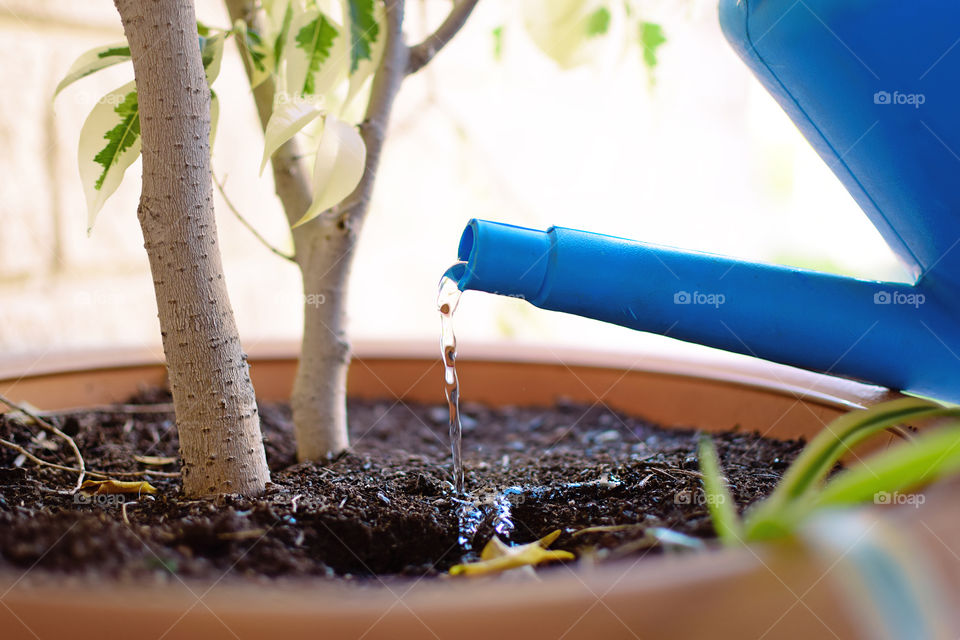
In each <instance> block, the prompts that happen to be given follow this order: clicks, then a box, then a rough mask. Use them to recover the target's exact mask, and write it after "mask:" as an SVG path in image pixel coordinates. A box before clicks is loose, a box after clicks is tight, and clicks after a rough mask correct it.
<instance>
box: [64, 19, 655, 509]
mask: <svg viewBox="0 0 960 640" xmlns="http://www.w3.org/2000/svg"><path fill="white" fill-rule="evenodd" d="M477 3H478V0H456V1H455V2H453V3H452V4H451V7H450V9H449V12H448V13H447V16H446V17H445V18H444V19H443V20H442V21H441V22H440V23H439V25H437V27H436V28H435V30H434V31H433V32H432V33H430V34H429V35H427V36H426V37H425V38H424V39H423V40H422V41H421V42H419V43H416V44H410V45H408V44H407V43H406V42H405V38H404V34H403V26H404V9H405V5H406V3H405V2H404V0H337V1H335V2H332V1H331V2H319V1H317V0H263V1H262V2H258V1H255V0H224V5H225V8H226V10H227V14H228V15H229V17H230V22H231V24H229V25H226V26H223V27H219V28H218V27H215V26H210V25H205V24H202V23H198V22H197V21H196V15H195V11H194V6H193V5H194V3H193V2H192V1H191V0H158V2H156V3H153V4H151V5H150V7H149V9H147V8H144V7H145V5H144V6H141V4H142V3H138V2H133V1H131V0H115V4H116V7H117V10H118V11H119V13H120V16H121V19H122V22H123V25H124V31H125V34H126V38H127V41H126V42H120V43H114V44H109V45H104V46H101V47H97V48H95V49H93V50H91V51H88V52H87V53H85V54H83V55H82V56H80V58H79V59H78V60H77V61H76V62H75V63H74V64H73V66H72V67H71V68H70V70H69V71H68V72H67V74H66V77H65V78H64V79H63V81H62V82H61V83H60V84H59V86H58V87H57V90H56V92H57V93H59V92H60V91H61V90H63V89H64V88H66V87H67V86H69V85H70V84H72V83H73V82H75V81H77V80H80V79H82V78H84V77H86V76H89V75H91V74H93V73H95V72H97V71H100V70H101V69H105V68H107V67H110V66H113V65H117V64H125V63H127V62H132V66H133V71H134V77H135V81H134V82H129V83H127V84H125V85H123V86H122V87H119V88H117V89H115V90H113V91H111V92H109V93H108V94H106V95H105V96H103V97H102V98H101V99H100V100H98V102H97V104H96V106H94V107H93V110H92V111H91V113H90V115H89V116H88V118H87V120H86V122H85V123H84V125H83V128H82V130H81V132H80V140H79V152H78V162H79V169H80V177H81V181H82V183H83V188H84V192H85V195H86V201H87V209H88V228H92V226H93V224H94V222H95V218H96V216H97V213H98V212H99V211H100V210H101V208H102V207H103V205H104V202H105V201H106V200H107V199H108V198H109V197H110V195H111V194H112V193H114V192H115V191H116V189H117V188H118V187H119V185H120V184H121V182H122V180H123V177H124V173H125V172H126V169H127V168H128V167H130V166H131V165H132V164H133V163H134V162H135V161H136V160H137V159H138V158H142V159H143V179H142V183H143V189H142V195H141V202H140V207H139V218H140V222H141V227H142V229H143V235H144V246H145V248H146V250H147V254H148V256H149V258H150V265H151V272H152V274H153V280H154V285H155V289H156V298H157V305H158V309H159V319H160V328H161V332H162V336H163V344H164V353H165V355H166V360H167V367H168V371H169V377H170V385H171V391H172V393H173V401H174V405H175V410H176V415H177V425H178V431H179V434H180V442H181V445H182V451H181V454H182V455H181V457H182V458H183V471H184V473H183V481H184V482H183V488H184V493H185V494H187V495H188V496H192V497H198V496H206V495H215V494H220V493H244V494H249V495H254V494H258V493H260V492H262V491H263V489H264V487H265V483H266V482H267V481H268V480H269V473H268V470H267V466H266V459H265V456H264V451H263V446H262V442H261V436H260V432H259V415H258V413H257V409H256V402H255V396H254V389H253V385H252V383H251V382H250V378H249V376H248V371H247V363H246V356H245V355H244V354H243V351H242V349H241V347H240V337H239V334H238V332H237V328H236V323H235V321H234V318H233V311H232V308H231V306H230V301H229V299H228V297H227V291H226V286H225V277H224V273H223V268H222V265H221V260H220V254H219V248H218V246H217V244H218V242H217V237H216V225H215V223H214V211H213V194H212V185H211V160H210V147H211V146H212V141H213V139H214V137H215V133H216V122H217V117H218V114H219V112H220V110H221V109H231V108H234V107H235V105H236V103H237V100H239V99H243V100H246V99H248V96H245V95H244V96H238V95H226V94H225V95H223V96H218V94H217V93H216V92H215V91H214V90H213V86H212V85H213V83H214V81H215V80H216V78H217V76H218V73H219V69H220V63H221V61H222V57H223V53H224V46H225V43H226V42H227V41H228V40H230V41H232V42H233V43H234V44H236V46H237V48H238V52H239V54H240V55H241V56H242V59H243V62H244V67H245V69H246V72H247V76H248V79H249V82H250V89H251V91H252V97H253V100H254V103H255V105H256V107H257V111H258V114H259V118H260V124H261V128H262V129H263V132H264V144H263V147H262V148H256V149H254V148H252V147H251V150H250V151H251V153H250V160H251V162H253V163H257V164H259V166H260V170H261V172H262V171H264V170H265V169H266V166H267V165H268V164H269V165H271V167H272V172H273V178H274V184H275V187H276V192H277V196H278V198H279V200H280V202H281V204H282V207H283V210H284V213H285V216H286V219H287V221H288V223H289V224H290V236H291V241H292V245H293V248H294V253H293V255H287V254H286V253H285V252H284V251H281V250H279V249H276V248H273V247H271V249H272V250H273V251H274V253H277V254H279V255H282V256H283V257H285V258H287V259H289V260H291V261H293V262H294V263H296V264H297V266H298V267H299V268H300V271H301V274H302V277H303V293H304V296H303V300H304V304H303V313H304V316H303V318H304V325H303V326H304V331H303V340H302V344H301V353H300V360H299V366H298V370H297V375H296V378H295V381H294V387H293V392H292V394H291V398H290V404H291V408H292V412H293V422H294V429H295V432H296V437H297V454H298V457H299V458H300V459H301V460H308V459H309V460H322V459H324V458H325V457H326V456H328V455H330V454H334V453H338V452H340V451H342V450H343V449H345V448H346V447H347V446H348V444H349V442H348V438H347V419H346V376H347V367H348V366H349V363H350V344H349V339H348V335H347V328H346V299H347V295H346V293H347V284H348V279H349V275H350V269H351V264H352V261H353V256H354V253H355V252H354V248H355V246H356V243H357V240H358V238H359V234H360V231H361V228H362V226H363V223H364V219H365V218H366V215H367V212H368V210H369V208H370V200H371V197H372V194H373V185H374V180H375V176H376V173H377V167H378V164H379V159H380V156H381V151H382V148H383V145H384V142H385V139H386V135H387V128H388V124H389V119H390V114H391V111H392V109H393V104H394V99H395V97H396V95H397V92H398V91H399V90H400V87H401V85H402V84H403V82H404V80H405V79H406V78H407V77H408V76H410V75H412V74H415V73H417V72H419V71H421V70H422V69H423V68H424V67H426V66H427V65H428V64H429V63H430V62H431V61H432V60H433V59H434V57H435V56H436V55H437V53H438V52H439V51H440V50H441V49H442V48H443V47H444V46H446V44H447V43H448V42H449V41H450V40H451V39H452V38H453V37H454V36H455V35H456V34H457V33H458V32H459V31H460V30H461V28H463V26H464V24H465V23H466V22H467V20H468V18H469V17H470V15H471V13H472V12H473V9H474V7H475V6H476V5H477ZM634 4H636V5H637V6H633V5H634ZM507 6H509V5H507ZM642 8H643V7H642V6H641V3H639V2H636V0H630V1H628V2H625V3H613V2H605V1H601V0H572V1H570V2H568V1H564V2H557V1H556V0H524V2H523V3H522V6H520V7H519V8H518V9H517V10H518V11H519V13H520V15H521V16H522V18H523V27H524V29H525V31H526V32H527V33H528V34H529V35H530V37H531V39H532V40H533V41H534V43H535V44H536V45H537V46H538V47H539V48H540V49H541V50H542V51H543V52H544V53H545V54H546V55H548V56H550V57H551V58H552V59H553V60H554V61H555V62H557V64H558V65H560V66H561V67H564V68H567V67H572V66H576V65H578V64H581V63H583V62H585V61H588V60H590V59H591V58H593V57H595V54H596V53H598V51H599V50H609V51H613V52H620V53H623V52H624V51H627V50H628V49H627V48H626V47H625V45H626V44H632V45H633V46H634V47H635V48H637V49H640V50H642V60H643V62H644V65H645V66H646V68H647V70H648V71H652V69H653V67H654V66H655V64H656V62H657V57H656V54H657V49H658V48H659V47H660V46H661V45H662V44H663V43H664V42H665V41H666V40H665V37H664V35H663V32H662V30H661V29H660V27H659V25H657V24H654V23H651V22H647V21H645V20H644V19H643V18H642V16H641V14H642V11H641V9H642ZM503 33H504V28H503V27H498V28H497V29H496V30H495V32H494V37H495V38H496V40H497V43H498V44H497V51H500V49H501V48H502V44H503V42H502V38H503ZM601 36H603V37H601ZM157 39H159V40H161V41H162V42H161V44H162V46H154V45H155V44H156V43H155V40H157ZM603 45H605V46H603ZM221 101H222V106H221ZM217 186H218V187H219V188H220V191H221V192H223V185H222V183H219V182H218V183H217ZM223 195H224V199H225V202H226V203H227V205H228V207H230V208H231V209H232V208H233V206H232V204H231V202H230V200H229V199H228V198H227V197H226V193H223ZM234 212H235V213H237V215H238V217H239V216H240V214H239V212H237V211H234ZM241 220H242V221H243V222H244V224H247V223H246V221H245V220H243V219H242V218H241ZM247 226H248V227H249V225H247ZM251 229H252V227H251ZM254 233H255V235H257V237H258V238H260V239H261V240H262V237H261V236H259V234H256V232H254ZM318 299H319V300H323V301H324V302H323V303H322V304H317V303H316V301H317V300H318Z"/></svg>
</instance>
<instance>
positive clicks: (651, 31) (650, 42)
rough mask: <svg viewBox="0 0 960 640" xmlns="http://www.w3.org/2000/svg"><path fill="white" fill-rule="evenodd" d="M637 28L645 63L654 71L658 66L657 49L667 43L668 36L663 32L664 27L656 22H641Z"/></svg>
mask: <svg viewBox="0 0 960 640" xmlns="http://www.w3.org/2000/svg"><path fill="white" fill-rule="evenodd" d="M637 28H638V30H639V34H638V36H639V40H640V46H641V47H642V48H643V64H645V65H646V66H647V69H648V70H649V71H651V72H652V71H653V70H654V69H655V68H656V66H657V61H658V59H657V50H658V49H659V48H660V47H661V46H663V45H664V44H666V42H667V36H665V35H664V33H663V27H661V26H660V25H659V24H657V23H655V22H640V24H639V25H638V27H637ZM651 77H652V76H651Z"/></svg>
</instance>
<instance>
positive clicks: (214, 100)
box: [210, 89, 220, 153]
mask: <svg viewBox="0 0 960 640" xmlns="http://www.w3.org/2000/svg"><path fill="white" fill-rule="evenodd" d="M219 121H220V98H218V97H217V93H216V92H215V91H214V90H213V89H211V90H210V152H211V153H213V141H214V140H215V139H216V137H217V124H218V123H219Z"/></svg>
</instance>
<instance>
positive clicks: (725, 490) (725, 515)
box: [699, 437, 743, 545]
mask: <svg viewBox="0 0 960 640" xmlns="http://www.w3.org/2000/svg"><path fill="white" fill-rule="evenodd" d="M699 455H700V473H702V474H703V494H704V497H705V498H706V500H707V510H708V511H709V512H710V520H711V521H712V522H713V528H714V530H715V531H716V532H717V536H718V537H719V538H720V540H722V541H723V542H724V543H725V544H728V545H735V544H740V543H741V541H742V540H743V531H742V528H743V527H742V525H741V522H740V516H739V515H737V508H736V503H735V502H734V501H733V495H732V494H731V493H730V487H729V486H728V485H727V479H726V478H724V477H723V474H722V473H721V471H720V458H719V456H717V449H716V447H715V446H714V445H713V441H712V440H711V439H710V438H707V437H704V438H702V439H701V440H700V450H699Z"/></svg>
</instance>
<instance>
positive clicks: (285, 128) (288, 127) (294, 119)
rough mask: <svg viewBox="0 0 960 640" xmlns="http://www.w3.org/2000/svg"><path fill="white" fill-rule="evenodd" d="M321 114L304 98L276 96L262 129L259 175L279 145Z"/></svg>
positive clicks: (316, 106)
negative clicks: (261, 155) (261, 153)
mask: <svg viewBox="0 0 960 640" xmlns="http://www.w3.org/2000/svg"><path fill="white" fill-rule="evenodd" d="M322 113H323V112H322V111H321V110H320V108H319V106H318V105H317V104H315V103H313V102H311V101H309V100H307V99H305V98H301V97H299V96H289V95H284V94H278V95H277V97H276V98H275V99H274V104H273V113H272V114H270V120H269V121H268V122H267V126H266V127H265V129H264V135H263V139H264V140H263V160H262V161H261V162H260V173H261V174H262V173H263V169H264V167H266V166H267V161H268V160H270V157H271V156H272V155H273V154H274V152H276V150H277V149H279V148H280V145H282V144H283V143H284V142H286V141H287V140H289V139H290V138H292V137H293V136H295V135H296V134H297V133H298V132H299V131H300V130H301V129H303V128H304V127H305V126H307V125H308V124H310V122H312V121H313V120H314V119H316V118H318V117H319V116H320V115H321V114H322Z"/></svg>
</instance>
